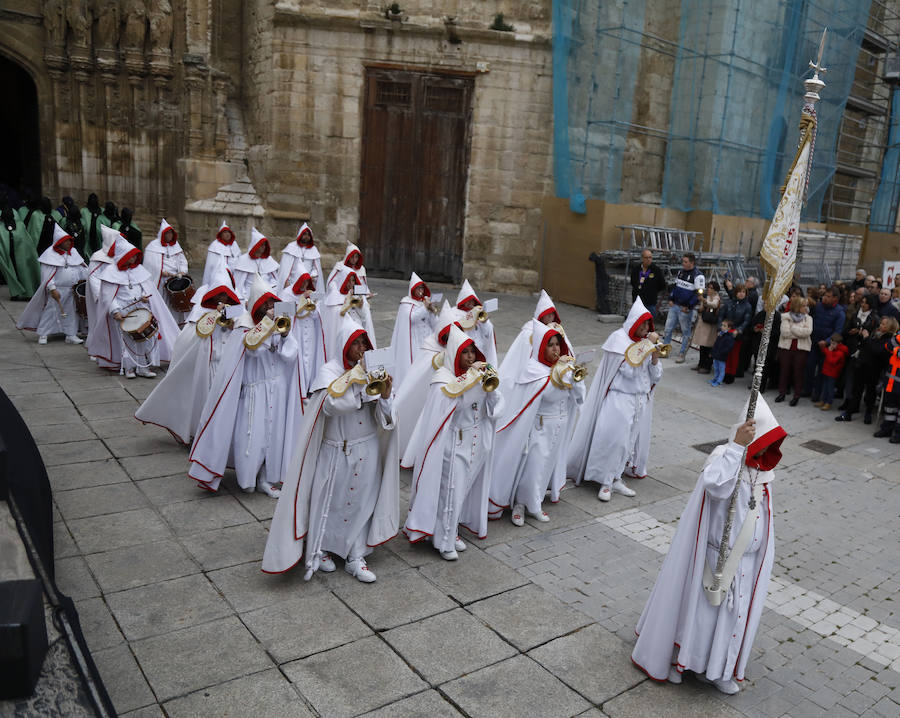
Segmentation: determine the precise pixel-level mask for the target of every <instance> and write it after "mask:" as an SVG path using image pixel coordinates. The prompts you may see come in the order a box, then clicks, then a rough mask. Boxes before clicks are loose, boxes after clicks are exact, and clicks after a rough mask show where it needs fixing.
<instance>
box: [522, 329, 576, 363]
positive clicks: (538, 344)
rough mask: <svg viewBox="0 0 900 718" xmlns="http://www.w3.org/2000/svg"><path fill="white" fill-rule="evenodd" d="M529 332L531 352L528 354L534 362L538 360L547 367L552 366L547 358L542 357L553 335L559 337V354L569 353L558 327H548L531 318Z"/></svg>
mask: <svg viewBox="0 0 900 718" xmlns="http://www.w3.org/2000/svg"><path fill="white" fill-rule="evenodd" d="M531 332H532V333H531V354H530V356H529V358H530V359H533V360H534V361H536V362H540V363H541V364H544V365H545V366H547V367H552V366H553V364H548V363H547V360H546V359H545V358H544V351H545V350H546V348H547V343H548V342H549V341H550V339H552V338H553V337H559V342H560V347H559V349H560V352H559V355H560V356H566V355H567V354H569V353H570V351H569V345H568V344H567V343H566V338H565V337H564V336H563V335H562V332H560V331H559V330H558V329H554V328H553V327H549V326H547V325H546V324H544V323H543V322H539V321H538V320H537V319H532V320H531Z"/></svg>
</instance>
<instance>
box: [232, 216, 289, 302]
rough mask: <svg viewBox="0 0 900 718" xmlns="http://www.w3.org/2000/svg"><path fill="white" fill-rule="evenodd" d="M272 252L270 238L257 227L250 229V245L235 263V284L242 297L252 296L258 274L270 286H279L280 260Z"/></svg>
mask: <svg viewBox="0 0 900 718" xmlns="http://www.w3.org/2000/svg"><path fill="white" fill-rule="evenodd" d="M271 254H272V250H271V247H270V245H269V240H268V239H266V237H265V236H264V235H263V234H262V232H260V231H259V230H258V229H257V228H256V227H253V229H252V230H250V246H249V247H248V249H247V251H246V252H245V253H244V254H242V255H241V256H240V257H238V259H237V261H236V262H235V264H234V286H235V287H237V293H238V296H239V297H240V298H241V299H247V298H248V297H249V296H250V286H251V285H252V284H253V278H254V277H255V276H256V275H257V274H258V275H259V276H260V277H262V278H263V281H264V282H265V283H266V284H268V285H269V286H270V287H276V286H277V282H278V262H276V261H275V260H274V259H273V258H272V256H271Z"/></svg>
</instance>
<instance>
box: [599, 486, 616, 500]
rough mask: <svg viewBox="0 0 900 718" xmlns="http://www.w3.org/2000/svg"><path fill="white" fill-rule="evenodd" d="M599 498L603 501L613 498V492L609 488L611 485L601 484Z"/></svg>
mask: <svg viewBox="0 0 900 718" xmlns="http://www.w3.org/2000/svg"><path fill="white" fill-rule="evenodd" d="M597 498H598V499H600V500H601V501H609V500H610V499H611V498H612V493H611V492H610V490H609V486H601V487H600V493H598V494H597Z"/></svg>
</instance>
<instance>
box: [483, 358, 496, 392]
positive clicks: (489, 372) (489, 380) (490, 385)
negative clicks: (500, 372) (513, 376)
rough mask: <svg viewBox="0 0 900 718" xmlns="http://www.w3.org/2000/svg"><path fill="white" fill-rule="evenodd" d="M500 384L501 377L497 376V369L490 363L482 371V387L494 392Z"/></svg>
mask: <svg viewBox="0 0 900 718" xmlns="http://www.w3.org/2000/svg"><path fill="white" fill-rule="evenodd" d="M498 386H500V377H499V376H497V371H496V370H495V369H494V367H492V366H491V365H490V364H488V365H487V366H485V368H484V370H483V371H482V373H481V388H482V389H484V390H485V391H486V392H492V391H495V390H496V389H497V387H498Z"/></svg>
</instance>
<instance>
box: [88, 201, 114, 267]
mask: <svg viewBox="0 0 900 718" xmlns="http://www.w3.org/2000/svg"><path fill="white" fill-rule="evenodd" d="M103 225H106V226H107V227H110V226H112V225H111V224H110V221H109V220H108V219H107V218H106V215H104V214H103V208H102V207H101V206H100V198H99V197H98V196H97V195H96V194H94V193H93V192H92V193H91V194H89V195H88V201H87V204H86V205H85V206H84V207H82V208H81V226H82V227H84V236H85V245H86V247H87V249H86V250H85V253H86V254H87V256H88V257H90V256H91V255H92V254H93V253H94V252H96V251H97V250H98V249H100V247H101V246H103V238H102V237H101V236H100V227H101V226H103Z"/></svg>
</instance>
